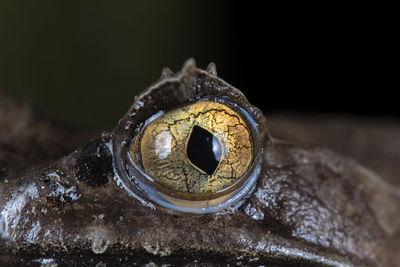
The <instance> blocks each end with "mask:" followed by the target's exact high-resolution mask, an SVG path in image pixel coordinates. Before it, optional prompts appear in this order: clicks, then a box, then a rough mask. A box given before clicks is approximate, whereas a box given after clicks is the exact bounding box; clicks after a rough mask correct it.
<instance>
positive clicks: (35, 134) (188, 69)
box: [0, 60, 400, 266]
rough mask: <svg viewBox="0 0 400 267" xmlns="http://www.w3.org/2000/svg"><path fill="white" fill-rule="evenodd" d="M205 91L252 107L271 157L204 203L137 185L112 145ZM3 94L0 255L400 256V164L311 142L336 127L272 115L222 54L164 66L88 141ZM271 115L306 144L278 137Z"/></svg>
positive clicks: (386, 262) (65, 260) (117, 261)
mask: <svg viewBox="0 0 400 267" xmlns="http://www.w3.org/2000/svg"><path fill="white" fill-rule="evenodd" d="M208 95H212V96H215V97H223V98H229V99H232V100H234V101H235V102H236V103H238V104H240V105H241V106H244V107H246V109H247V110H249V111H250V113H251V115H252V116H253V117H254V120H255V122H256V124H257V125H258V129H259V131H260V136H261V138H262V139H261V140H262V150H261V152H260V153H262V155H261V159H262V162H261V171H260V174H259V176H258V179H257V182H256V184H255V186H254V188H253V189H252V191H250V192H249V193H248V194H247V195H246V196H245V197H244V198H243V199H242V200H240V201H239V202H238V203H237V204H236V205H233V206H232V207H229V208H226V209H224V210H220V211H217V212H213V213H207V214H191V213H180V212H177V211H174V210H171V209H167V208H164V207H161V206H158V205H156V204H155V203H153V202H152V201H151V200H149V199H146V198H145V197H143V196H140V195H135V194H132V193H131V192H129V190H127V188H126V187H124V184H123V183H121V180H120V177H119V175H118V174H117V173H116V166H115V165H116V157H118V155H117V154H116V153H115V146H116V145H118V143H119V142H123V141H125V142H126V141H127V140H128V141H129V140H131V138H132V136H131V135H132V132H133V130H132V129H133V128H132V127H133V126H134V125H137V124H138V123H141V122H143V120H144V119H146V118H148V117H149V116H151V115H152V113H154V111H157V109H160V108H161V107H166V106H168V105H166V104H165V103H168V104H171V105H172V104H173V103H180V104H181V103H189V102H190V101H194V99H198V98H201V97H203V96H208ZM0 96H1V95H0ZM185 101H186V102H185ZM188 101H189V102H188ZM0 104H2V105H0V113H2V114H1V115H3V114H4V113H3V112H9V113H7V114H10V115H9V116H2V117H1V118H0V126H1V128H2V129H5V130H2V132H1V133H0V137H1V138H0V235H1V239H0V263H1V264H0V265H1V266H4V265H16V266H18V265H27V264H30V265H32V266H35V265H38V266H40V265H46V264H47V265H49V266H64V265H68V266H69V265H73V264H79V265H82V266H95V265H96V264H98V265H96V266H105V265H109V266H117V265H120V266H132V265H145V264H153V265H162V264H172V265H189V266H192V265H193V266H194V265H196V266H197V265H200V266H201V265H227V264H238V265H268V264H272V265H274V266H277V265H279V266H291V265H293V266H310V265H312V266H400V253H399V252H400V249H399V248H400V204H399V203H400V190H399V188H398V187H396V186H395V185H393V184H392V185H390V184H389V183H388V182H387V181H386V180H390V181H391V182H393V183H396V182H397V183H398V181H399V180H398V179H397V178H398V177H395V176H396V175H397V174H396V173H395V172H390V171H389V170H387V172H386V173H388V175H389V176H391V177H390V178H387V179H386V180H385V179H384V178H382V177H381V176H380V175H379V174H377V173H376V172H374V171H372V170H370V169H368V168H367V167H364V166H362V165H361V164H360V163H358V161H357V160H353V159H351V158H349V157H347V156H342V155H340V154H339V153H336V152H334V151H333V150H331V149H328V148H325V147H320V146H313V145H309V144H308V143H307V140H308V141H310V140H311V141H312V140H314V141H315V140H316V139H315V138H308V136H313V135H312V134H314V136H316V135H318V136H319V137H321V136H326V135H328V133H326V132H325V131H323V130H322V129H319V128H318V127H316V128H314V130H315V131H314V132H312V133H308V135H307V131H306V130H305V129H307V127H303V128H302V127H301V126H299V120H292V121H290V119H287V117H286V119H285V118H283V119H282V118H279V117H278V118H277V119H273V118H272V119H270V118H268V117H267V118H265V117H264V115H263V114H262V112H261V111H260V110H258V109H257V108H255V107H253V106H251V105H250V104H249V103H248V102H247V100H246V98H245V97H244V95H243V94H242V93H241V92H240V91H239V90H238V89H235V88H234V87H232V86H231V85H229V84H227V83H226V82H224V81H223V80H222V79H220V78H218V77H217V74H216V69H215V65H213V64H210V65H209V67H208V68H207V69H206V70H201V69H198V68H196V66H195V63H194V61H193V60H189V61H187V62H186V63H185V65H184V67H183V69H182V70H181V71H180V72H178V73H176V74H175V73H172V72H171V71H170V70H168V69H164V70H163V72H162V76H161V78H160V80H159V81H157V82H156V83H154V84H153V85H152V86H151V87H149V88H148V89H147V90H146V91H144V92H143V93H142V94H140V95H139V96H137V97H136V98H135V101H134V103H133V105H132V107H131V108H130V109H129V110H128V112H127V114H126V115H125V116H124V117H123V118H122V119H121V120H120V121H119V123H118V125H117V126H116V128H115V129H114V130H113V131H111V132H110V133H102V134H101V135H100V136H98V137H94V138H92V139H91V141H89V142H88V143H86V144H83V142H84V140H85V138H88V139H89V138H90V137H91V134H90V133H84V132H78V133H77V134H76V135H74V133H72V132H71V131H63V130H62V129H61V128H60V127H59V126H54V125H53V124H51V123H49V122H47V121H44V120H42V119H40V118H38V117H37V116H36V115H32V114H33V113H32V112H31V109H30V108H27V107H24V106H22V107H21V106H19V105H18V104H16V103H15V102H14V101H13V100H9V99H6V98H5V96H2V97H1V100H0ZM11 111H12V112H11ZM3 117H4V118H3ZM269 120H270V121H271V123H269ZM296 123H297V124H296ZM359 123H360V122H359ZM267 125H268V128H269V129H270V130H271V132H272V133H273V132H277V133H280V134H281V135H283V136H285V137H287V138H288V139H292V140H295V139H296V136H297V137H298V135H301V137H299V138H298V140H302V141H304V142H305V144H298V143H296V142H293V141H290V142H289V141H282V140H280V139H276V138H273V137H272V135H271V133H270V132H269V131H268V129H267ZM292 126H293V127H292ZM5 127H6V128H5ZM130 127H131V128H132V129H131V128H130ZM291 127H292V128H291ZM127 129H128V130H127ZM318 129H319V130H318ZM293 130H296V132H294V131H293ZM391 131H392V132H396V133H400V127H397V128H393V127H392V128H391ZM297 133H298V134H297ZM365 134H366V136H367V137H368V133H365ZM74 136H75V138H74ZM328 139H329V138H328ZM387 141H388V140H387ZM397 142H398V140H397ZM309 143H312V142H309ZM332 143H335V142H332ZM342 143H344V144H345V145H340V146H339V145H338V146H337V147H338V148H343V147H347V148H349V147H353V146H352V142H351V141H350V140H347V141H345V142H342ZM396 144H398V143H396ZM78 145H79V146H80V148H78V149H76V150H75V151H73V152H72V153H69V154H67V155H66V156H62V155H63V153H66V151H68V150H71V149H72V148H73V147H74V146H78ZM339 150H340V149H339ZM366 151H368V148H366ZM375 151H377V150H375ZM379 152H382V151H379ZM382 153H383V152H382ZM391 153H392V154H391V155H393V156H395V155H398V154H396V153H398V152H397V150H395V149H393V150H391ZM56 158H58V159H56ZM360 159H361V161H363V159H364V158H362V157H360ZM392 160H393V162H395V161H396V160H395V159H392ZM378 161H379V160H378ZM378 165H379V164H378ZM385 166H394V167H393V168H397V164H393V165H385ZM51 264H53V265H51Z"/></svg>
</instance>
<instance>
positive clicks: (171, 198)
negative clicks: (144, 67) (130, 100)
mask: <svg viewBox="0 0 400 267" xmlns="http://www.w3.org/2000/svg"><path fill="white" fill-rule="evenodd" d="M212 67H213V66H212ZM260 118H263V115H262V112H261V111H259V110H258V109H257V108H255V107H253V106H251V105H250V104H248V102H247V101H246V99H245V98H244V96H243V95H242V93H241V92H240V91H239V90H237V89H235V88H233V87H231V86H230V85H228V84H226V83H225V82H224V81H222V80H220V79H219V78H217V77H216V71H215V67H213V68H208V69H207V71H203V70H200V69H197V68H196V67H195V65H194V62H193V61H188V62H187V63H186V64H185V66H184V68H183V70H182V71H181V72H180V73H178V74H176V75H175V74H173V73H172V72H170V71H168V72H165V71H163V75H162V80H161V81H160V82H158V83H156V84H155V85H154V86H152V87H150V88H149V89H148V90H147V91H145V92H144V93H143V94H142V95H141V96H139V97H138V98H136V99H135V102H134V104H133V106H132V107H131V109H130V110H129V111H128V113H127V114H126V115H125V117H124V118H123V119H121V121H120V122H119V124H118V126H117V127H116V128H115V129H114V131H113V134H112V143H111V144H110V145H112V150H113V165H114V169H115V173H116V177H115V179H116V182H117V184H119V185H120V186H122V187H123V188H124V189H125V190H126V191H127V192H128V193H130V194H131V195H132V196H133V197H135V198H137V199H138V200H140V201H141V203H142V204H144V205H147V206H150V207H154V205H153V203H156V204H158V205H160V206H163V207H165V208H169V209H172V210H176V211H181V212H189V213H210V212H215V211H218V210H221V209H224V208H227V207H230V206H234V205H239V204H240V203H242V202H241V200H243V199H244V198H245V197H246V196H247V195H249V194H250V192H251V191H252V189H254V188H255V182H256V180H257V178H258V175H259V173H260V169H261V154H262V153H261V147H262V145H261V143H262V138H261V136H264V134H263V133H260V132H259V129H258V126H259V125H261V126H263V125H264V124H263V123H264V121H263V120H262V119H260ZM261 129H264V127H261Z"/></svg>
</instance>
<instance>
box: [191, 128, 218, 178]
mask: <svg viewBox="0 0 400 267" xmlns="http://www.w3.org/2000/svg"><path fill="white" fill-rule="evenodd" d="M186 153H187V157H188V158H189V160H190V162H191V163H192V164H193V165H195V166H196V167H198V168H199V169H201V170H202V171H204V172H205V173H207V174H208V175H212V174H213V173H214V171H215V169H216V168H217V167H218V164H219V161H220V160H221V154H222V146H221V144H220V142H219V141H218V139H217V138H216V137H215V136H214V135H213V134H212V133H210V132H209V131H207V130H205V129H203V128H202V127H200V126H197V125H196V126H194V127H193V129H192V133H191V134H190V137H189V141H188V144H187V148H186Z"/></svg>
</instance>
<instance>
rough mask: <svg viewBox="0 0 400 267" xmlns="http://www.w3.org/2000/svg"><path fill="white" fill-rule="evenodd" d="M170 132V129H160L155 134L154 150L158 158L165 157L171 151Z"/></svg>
mask: <svg viewBox="0 0 400 267" xmlns="http://www.w3.org/2000/svg"><path fill="white" fill-rule="evenodd" d="M171 146H172V134H171V132H170V131H167V130H165V131H161V132H159V133H158V134H157V135H156V140H155V150H156V155H157V156H158V157H159V158H160V159H165V158H167V157H168V155H169V154H170V153H171Z"/></svg>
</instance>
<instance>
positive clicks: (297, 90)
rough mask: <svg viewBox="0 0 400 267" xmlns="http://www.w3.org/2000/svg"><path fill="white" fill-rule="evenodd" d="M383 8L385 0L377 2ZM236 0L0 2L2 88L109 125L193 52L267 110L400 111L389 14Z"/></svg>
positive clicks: (58, 114) (87, 123)
mask: <svg viewBox="0 0 400 267" xmlns="http://www.w3.org/2000/svg"><path fill="white" fill-rule="evenodd" d="M385 12H386V11H385ZM385 12H380V11H379V10H375V8H374V7H371V8H370V9H364V8H361V7H356V8H351V7H348V6H346V7H340V6H339V7H318V6H310V7H305V6H302V7H301V9H300V7H291V9H290V10H289V9H288V8H287V7H284V8H283V9H277V8H273V7H268V6H261V5H260V6H258V5H255V4H254V3H244V2H234V1H214V2H212V1H202V2H199V3H194V2H190V3H189V2H188V1H169V2H163V1H148V2H146V4H143V3H140V4H139V3H133V2H118V3H117V2H106V1H96V2H95V1H93V2H76V3H61V2H60V3H52V2H48V3H45V2H41V3H40V4H38V3H33V4H27V3H25V4H19V3H15V2H12V1H9V2H7V1H4V2H2V3H1V4H0V34H1V42H0V89H2V90H4V91H6V92H8V93H9V94H12V95H15V96H17V97H18V98H21V99H24V100H25V101H30V102H33V103H35V105H37V106H38V107H39V109H40V110H41V111H42V112H43V113H44V114H45V115H46V116H49V117H50V118H53V119H56V120H61V121H64V122H66V123H68V124H72V125H78V126H83V127H96V128H99V127H103V128H104V127H105V128H111V127H113V125H115V123H116V122H117V120H118V118H120V117H121V116H122V114H123V113H124V112H125V111H126V110H127V108H128V107H129V105H130V103H131V102H132V100H133V98H134V95H136V94H137V93H138V92H139V91H141V90H143V89H144V88H146V87H147V86H148V85H149V84H150V83H151V82H153V81H154V80H156V79H157V78H158V77H159V75H160V71H161V69H162V68H163V67H165V66H169V67H170V68H171V69H172V70H174V71H177V70H179V69H180V68H181V65H182V64H183V62H184V61H185V60H186V59H187V58H189V57H194V58H195V59H196V62H197V65H198V66H199V67H201V68H205V67H206V66H207V64H208V63H209V62H210V61H214V62H215V63H216V64H217V69H218V74H219V76H220V77H222V78H223V79H225V80H226V81H228V82H229V83H231V84H233V85H234V86H236V87H238V88H239V89H241V90H242V91H243V92H244V93H245V94H246V96H247V97H248V99H249V100H250V102H251V103H252V104H254V105H256V106H258V107H260V108H262V109H263V110H264V111H265V112H266V113H267V114H268V113H271V112H282V111H291V112H297V113H305V112H309V113H343V114H351V115H362V116H369V117H395V118H400V110H399V108H398V100H397V99H398V97H397V93H396V91H397V90H398V87H399V85H398V82H397V76H398V66H397V65H398V63H397V62H398V52H397V50H398V41H397V38H396V36H397V32H398V31H396V30H395V28H394V25H395V23H394V17H392V16H391V15H390V14H387V13H385Z"/></svg>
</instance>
